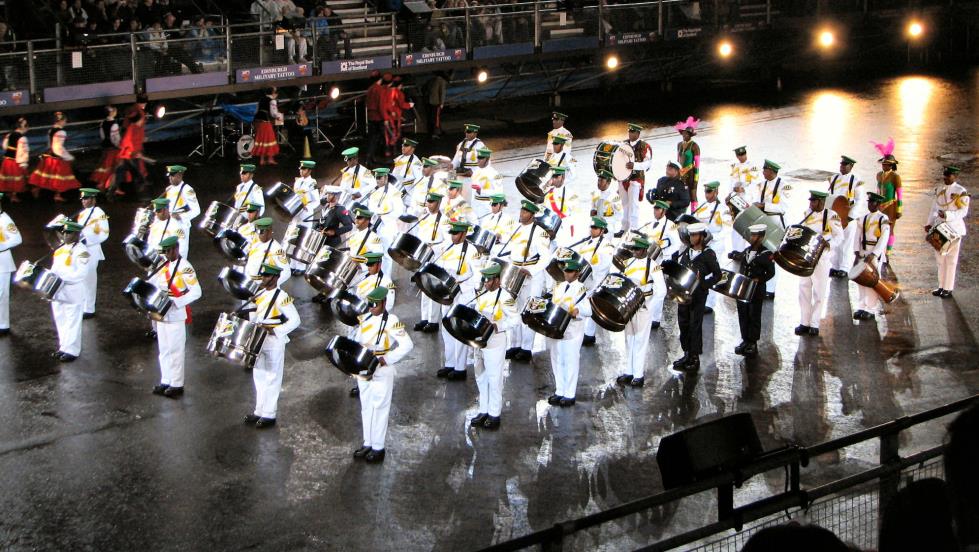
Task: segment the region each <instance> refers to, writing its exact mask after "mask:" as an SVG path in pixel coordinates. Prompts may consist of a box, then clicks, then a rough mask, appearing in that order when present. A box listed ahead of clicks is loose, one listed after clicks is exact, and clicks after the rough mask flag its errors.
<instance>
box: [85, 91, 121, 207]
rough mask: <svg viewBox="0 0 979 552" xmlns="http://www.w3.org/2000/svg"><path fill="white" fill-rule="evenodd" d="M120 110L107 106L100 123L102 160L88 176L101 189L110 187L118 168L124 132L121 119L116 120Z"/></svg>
mask: <svg viewBox="0 0 979 552" xmlns="http://www.w3.org/2000/svg"><path fill="white" fill-rule="evenodd" d="M117 113H118V110H117V109H116V108H115V106H111V105H107V106H105V119H103V120H102V123H101V124H100V125H99V137H100V138H101V139H102V161H101V162H99V166H98V168H96V169H95V170H94V171H92V174H91V176H89V177H88V180H89V182H91V183H93V184H95V185H96V186H97V187H98V188H99V189H102V190H107V189H109V180H110V179H111V178H112V173H113V172H115V170H116V160H117V159H118V157H119V142H121V141H122V134H121V133H120V132H119V121H118V120H116V114H117Z"/></svg>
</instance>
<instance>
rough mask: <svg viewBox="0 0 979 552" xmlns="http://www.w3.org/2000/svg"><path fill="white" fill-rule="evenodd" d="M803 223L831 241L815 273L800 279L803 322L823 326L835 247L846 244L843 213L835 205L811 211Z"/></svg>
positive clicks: (812, 326) (805, 324) (800, 309)
mask: <svg viewBox="0 0 979 552" xmlns="http://www.w3.org/2000/svg"><path fill="white" fill-rule="evenodd" d="M799 224H801V225H802V226H807V227H809V228H811V229H813V230H815V231H816V232H819V234H820V235H821V236H822V237H823V238H824V239H825V240H826V241H828V242H829V251H823V254H822V255H820V257H819V262H818V263H817V264H816V269H815V270H814V271H813V273H812V275H811V276H808V277H804V278H802V280H801V281H800V282H799V311H800V314H801V315H802V322H800V324H802V325H803V326H809V327H810V328H816V329H819V321H820V320H822V318H823V316H824V315H825V314H826V313H825V311H826V302H827V301H826V300H827V298H828V296H829V269H830V268H832V266H833V261H832V257H833V250H834V249H836V248H837V247H842V244H843V227H842V226H841V225H840V217H839V216H838V215H837V214H836V212H835V211H833V210H832V209H823V210H822V211H816V212H813V211H809V212H807V213H806V216H805V217H803V219H802V221H801V222H800V223H799Z"/></svg>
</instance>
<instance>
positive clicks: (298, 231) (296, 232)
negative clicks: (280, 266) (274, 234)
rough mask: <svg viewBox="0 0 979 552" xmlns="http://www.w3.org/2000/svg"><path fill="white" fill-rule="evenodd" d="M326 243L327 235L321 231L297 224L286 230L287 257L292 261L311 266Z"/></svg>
mask: <svg viewBox="0 0 979 552" xmlns="http://www.w3.org/2000/svg"><path fill="white" fill-rule="evenodd" d="M324 243H326V234H324V233H323V232H320V231H319V230H315V229H313V228H310V227H308V226H302V225H300V224H296V223H295V222H294V223H292V224H290V225H289V227H288V228H286V236H285V246H286V256H287V257H289V258H290V259H295V260H297V261H299V262H301V263H306V264H309V263H311V262H313V260H314V259H316V253H317V252H319V250H320V248H321V247H323V244H324Z"/></svg>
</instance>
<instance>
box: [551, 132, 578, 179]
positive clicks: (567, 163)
mask: <svg viewBox="0 0 979 552" xmlns="http://www.w3.org/2000/svg"><path fill="white" fill-rule="evenodd" d="M567 142H568V139H567V138H564V137H563V136H555V137H553V138H551V152H550V153H548V154H546V155H544V161H546V162H547V164H548V165H550V166H551V167H553V168H557V167H563V168H564V169H565V170H569V171H570V170H571V164H572V163H573V162H574V158H572V157H571V150H570V149H568V150H565V149H564V145H565V144H566V143H567Z"/></svg>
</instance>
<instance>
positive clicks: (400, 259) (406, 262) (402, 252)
mask: <svg viewBox="0 0 979 552" xmlns="http://www.w3.org/2000/svg"><path fill="white" fill-rule="evenodd" d="M388 255H390V256H391V258H392V259H393V260H394V262H396V263H398V264H399V265H401V266H403V267H404V268H405V269H407V270H410V271H415V270H418V269H419V268H420V267H421V266H422V265H423V264H425V263H427V262H428V261H430V260H431V259H432V257H434V256H435V252H434V251H432V246H431V245H429V244H427V243H425V242H423V241H422V240H421V238H419V237H418V236H415V235H414V234H408V233H405V232H402V233H400V234H398V235H397V236H396V237H395V238H394V241H393V242H391V247H389V248H388Z"/></svg>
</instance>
